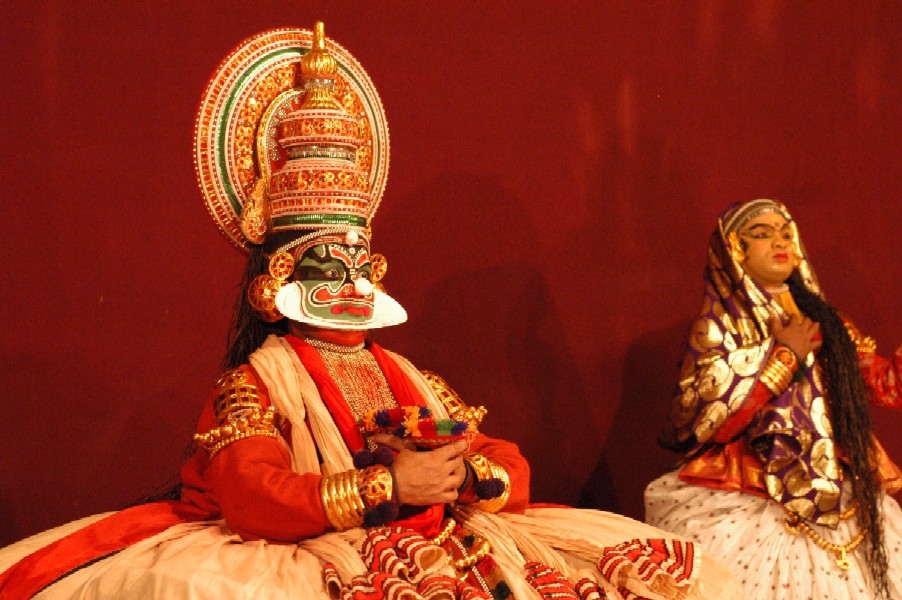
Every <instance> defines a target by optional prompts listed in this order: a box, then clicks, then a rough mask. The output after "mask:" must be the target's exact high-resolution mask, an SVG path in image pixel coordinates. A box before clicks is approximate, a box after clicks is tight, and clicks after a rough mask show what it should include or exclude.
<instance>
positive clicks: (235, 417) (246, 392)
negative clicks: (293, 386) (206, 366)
mask: <svg viewBox="0 0 902 600" xmlns="http://www.w3.org/2000/svg"><path fill="white" fill-rule="evenodd" d="M216 387H217V388H218V394H217V396H216V399H215V400H214V401H213V412H214V414H215V415H216V424H217V426H216V427H214V428H213V429H211V430H210V431H208V432H207V433H196V434H194V441H195V442H196V443H197V444H198V445H199V446H200V447H201V448H203V449H204V450H205V451H206V452H207V454H209V455H210V458H211V459H212V458H213V457H214V456H216V455H217V454H218V453H219V451H220V450H222V449H223V448H225V447H226V446H228V445H230V444H233V443H235V442H237V441H239V440H243V439H246V438H249V437H256V436H264V437H273V438H274V437H277V436H278V435H279V432H278V431H277V430H276V428H275V426H274V425H273V419H274V417H275V410H274V409H273V407H272V406H270V407H269V408H267V409H266V410H265V411H264V410H263V404H262V402H261V401H260V394H259V392H258V390H257V386H256V385H254V384H253V380H252V379H251V377H250V376H249V375H248V373H247V372H246V371H244V370H242V369H233V370H231V371H226V372H225V373H223V375H222V377H220V378H219V381H217V382H216Z"/></svg>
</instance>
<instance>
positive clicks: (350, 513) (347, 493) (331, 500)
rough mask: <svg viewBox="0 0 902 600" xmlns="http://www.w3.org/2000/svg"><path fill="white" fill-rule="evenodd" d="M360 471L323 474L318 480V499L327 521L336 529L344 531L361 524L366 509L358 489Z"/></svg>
mask: <svg viewBox="0 0 902 600" xmlns="http://www.w3.org/2000/svg"><path fill="white" fill-rule="evenodd" d="M359 479H360V471H357V470H356V469H351V470H350V471H345V472H344V473H337V474H335V475H331V476H324V477H323V479H322V481H321V482H320V487H319V491H320V499H321V500H322V502H323V509H324V510H325V511H326V517H327V518H328V519H329V523H331V524H332V526H333V527H334V528H335V529H336V531H344V530H345V529H351V528H352V527H360V525H362V524H363V513H364V512H365V511H366V506H364V503H363V499H362V498H361V497H360V491H359Z"/></svg>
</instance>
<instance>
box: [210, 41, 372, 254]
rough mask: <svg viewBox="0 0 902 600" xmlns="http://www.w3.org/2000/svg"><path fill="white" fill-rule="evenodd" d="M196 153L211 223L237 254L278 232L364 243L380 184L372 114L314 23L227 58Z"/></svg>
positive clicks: (357, 69) (345, 60) (350, 71)
mask: <svg viewBox="0 0 902 600" xmlns="http://www.w3.org/2000/svg"><path fill="white" fill-rule="evenodd" d="M194 150H195V167H196V171H197V178H198V182H199V184H200V188H201V191H202V193H203V196H204V200H205V201H206V204H207V208H208V209H209V212H210V214H211V215H212V217H213V220H214V221H215V223H216V225H217V226H218V227H219V228H220V230H221V231H222V232H223V233H224V234H225V235H226V237H227V238H228V239H229V241H231V242H232V243H233V244H234V245H235V246H237V247H238V248H240V249H242V250H245V251H246V250H247V248H248V245H249V244H260V243H262V242H263V241H264V240H265V238H266V236H267V235H268V234H270V233H277V232H281V231H291V230H304V231H307V232H312V231H319V230H322V231H324V232H325V231H327V230H328V231H329V232H332V233H335V232H341V231H352V230H356V231H358V232H360V233H366V232H367V231H368V230H369V227H370V225H371V223H372V219H373V215H374V214H375V212H376V209H377V208H378V207H379V201H380V200H381V198H382V193H383V191H384V189H385V182H386V177H387V175H388V158H389V152H388V150H389V148H388V126H387V124H386V120H385V112H384V110H383V108H382V102H381V100H380V99H379V96H378V94H377V93H376V89H375V87H374V86H373V84H372V82H371V81H370V78H369V76H367V74H366V72H365V71H364V70H363V68H362V67H361V66H360V65H359V64H358V63H357V61H356V60H355V59H354V57H353V56H351V55H350V54H349V53H348V51H347V50H345V49H344V48H342V47H341V46H339V45H338V44H336V43H335V42H333V41H332V40H327V39H325V37H324V35H323V25H322V23H317V25H316V30H315V31H309V30H306V29H275V30H272V31H267V32H264V33H261V34H259V35H256V36H254V37H252V38H249V39H247V40H245V41H244V42H242V43H241V44H240V45H239V46H238V47H237V48H236V49H235V50H234V51H233V52H232V53H231V54H229V55H228V56H227V57H226V59H225V60H224V61H223V62H222V63H221V64H220V65H219V67H218V68H217V69H216V71H215V73H214V74H213V77H212V78H211V80H210V83H209V84H208V85H207V88H206V90H205V91H204V94H203V96H202V99H201V104H200V108H199V110H198V114H197V119H196V123H195V138H194Z"/></svg>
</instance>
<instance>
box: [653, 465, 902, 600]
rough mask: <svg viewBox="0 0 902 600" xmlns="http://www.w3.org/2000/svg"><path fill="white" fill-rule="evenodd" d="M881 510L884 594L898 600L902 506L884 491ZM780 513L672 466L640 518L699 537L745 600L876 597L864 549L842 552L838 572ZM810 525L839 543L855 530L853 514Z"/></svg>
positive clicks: (900, 590) (763, 502)
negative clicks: (682, 475)
mask: <svg viewBox="0 0 902 600" xmlns="http://www.w3.org/2000/svg"><path fill="white" fill-rule="evenodd" d="M847 485H848V482H847ZM850 495H851V494H848V493H846V494H843V497H844V498H848V497H849V496H850ZM845 508H847V507H845V506H844V507H843V509H845ZM882 510H883V526H884V539H885V541H886V553H887V557H888V559H889V577H888V579H889V583H890V590H891V594H890V596H891V598H893V599H894V600H902V510H900V508H899V504H898V503H897V502H896V501H895V500H894V499H893V498H890V497H888V496H883V497H882ZM785 518H786V515H785V513H784V512H783V509H782V508H781V507H780V506H779V505H778V504H777V503H776V502H773V501H771V500H768V499H764V498H759V497H756V496H751V495H748V494H743V493H741V492H724V491H718V490H711V489H708V488H704V487H700V486H695V485H689V484H687V483H684V482H683V481H681V480H680V479H679V478H678V476H677V472H676V471H674V472H671V473H668V474H666V475H664V476H662V477H660V478H658V479H656V480H655V481H653V482H652V483H650V484H649V485H648V487H647V488H646V490H645V520H646V522H648V523H649V524H650V525H654V526H655V527H658V528H660V529H663V530H665V531H669V532H671V533H674V534H676V535H679V536H681V537H685V538H687V539H690V540H693V541H695V542H698V543H699V545H701V546H702V547H703V548H704V549H705V550H707V552H708V553H709V554H711V555H714V556H716V557H718V558H719V559H720V560H721V561H723V562H724V563H725V564H726V565H727V567H728V568H730V569H732V570H733V574H734V575H735V576H736V577H737V578H738V579H739V581H740V583H741V584H742V587H743V590H744V592H745V598H746V600H846V599H853V598H854V599H856V600H858V599H868V598H874V597H875V596H874V593H873V592H872V591H871V590H872V588H871V581H870V575H869V572H868V568H867V564H866V562H865V550H864V548H863V547H859V549H857V550H855V551H854V552H852V553H851V554H850V555H849V556H848V557H847V558H848V561H849V562H850V563H851V567H850V568H849V569H848V570H843V569H841V568H839V567H838V566H837V565H836V563H835V562H834V561H835V559H836V558H837V557H836V555H835V554H833V553H832V552H829V551H827V550H824V549H823V548H820V547H818V546H817V544H815V543H814V542H813V541H812V540H811V538H809V537H808V536H807V535H805V534H804V533H801V532H799V533H798V534H797V535H793V534H792V533H790V532H789V531H788V530H787V529H786V527H785V525H784V522H785ZM812 528H813V529H814V530H815V531H816V532H817V533H818V534H819V535H820V536H821V537H822V538H824V539H825V540H827V541H828V542H831V543H835V544H840V545H844V544H848V543H849V542H850V541H852V540H853V539H854V538H855V536H856V535H857V534H858V525H857V523H856V522H855V519H854V518H853V519H849V520H847V521H842V522H841V523H840V525H839V526H838V527H837V529H836V530H833V529H830V528H828V527H822V526H817V525H812Z"/></svg>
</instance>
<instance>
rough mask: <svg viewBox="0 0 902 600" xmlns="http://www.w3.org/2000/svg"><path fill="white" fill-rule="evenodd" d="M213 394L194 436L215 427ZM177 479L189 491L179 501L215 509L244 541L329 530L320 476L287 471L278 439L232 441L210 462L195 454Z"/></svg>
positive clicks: (263, 400) (264, 400)
mask: <svg viewBox="0 0 902 600" xmlns="http://www.w3.org/2000/svg"><path fill="white" fill-rule="evenodd" d="M241 370H242V371H244V372H245V373H246V374H247V376H248V378H249V379H250V381H249V382H248V383H250V384H251V385H254V386H256V388H257V394H258V396H259V401H260V404H261V406H262V407H263V408H264V409H265V408H267V407H269V405H270V402H269V395H268V392H267V390H266V387H265V386H264V385H263V383H262V382H261V381H260V380H259V378H258V377H257V376H256V372H255V371H254V370H253V369H252V368H251V367H250V366H248V365H243V366H242V367H241ZM219 393H220V390H219V389H218V388H217V389H215V390H214V391H213V393H212V394H211V396H210V400H209V401H208V402H207V405H206V407H205V409H204V411H203V414H202V415H201V418H200V421H199V422H198V426H197V427H198V432H199V433H205V432H207V431H209V430H210V429H211V428H213V427H216V425H217V423H216V417H215V415H214V410H213V406H214V403H215V401H216V399H217V397H218V396H219ZM300 426H302V427H303V426H304V425H303V424H301V425H300ZM182 476H183V480H185V482H186V485H187V486H188V487H189V490H188V491H187V492H183V496H185V495H188V496H191V500H192V501H193V502H194V503H196V504H203V505H207V504H213V505H218V506H219V509H220V512H221V514H222V517H223V519H225V522H226V524H227V525H228V526H229V528H230V529H232V531H234V532H235V533H237V534H238V535H240V536H241V537H242V538H244V539H246V540H255V539H267V540H272V541H278V542H296V541H298V540H302V539H305V538H309V537H314V536H317V535H321V534H322V533H324V532H325V531H326V530H327V529H329V528H331V524H330V523H329V520H328V518H327V517H326V513H325V510H324V509H323V505H322V500H321V499H320V495H319V484H320V480H321V479H322V476H321V475H319V474H315V473H304V474H299V473H295V472H294V471H292V470H291V457H290V455H289V453H288V449H287V448H286V446H285V443H284V442H283V441H282V439H281V438H272V437H265V436H257V437H250V438H246V439H243V440H238V441H236V442H233V443H231V444H229V445H228V446H226V447H224V448H223V449H222V450H220V451H219V452H218V453H217V454H216V455H215V456H214V457H213V459H212V460H210V459H208V458H207V456H206V452H205V451H204V450H201V449H198V451H197V452H196V453H195V455H194V456H193V457H192V459H191V460H190V461H189V462H188V463H186V465H185V468H183V469H182Z"/></svg>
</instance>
